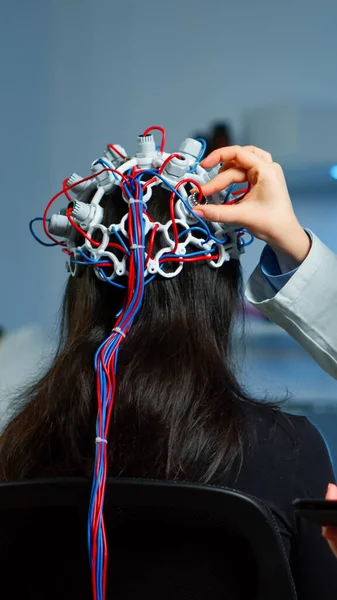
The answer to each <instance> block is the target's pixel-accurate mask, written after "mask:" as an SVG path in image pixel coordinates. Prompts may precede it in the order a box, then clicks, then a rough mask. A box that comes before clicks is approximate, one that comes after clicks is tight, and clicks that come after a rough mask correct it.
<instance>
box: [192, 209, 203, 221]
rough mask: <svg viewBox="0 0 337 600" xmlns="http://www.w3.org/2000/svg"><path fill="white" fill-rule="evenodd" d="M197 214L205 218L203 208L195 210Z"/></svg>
mask: <svg viewBox="0 0 337 600" xmlns="http://www.w3.org/2000/svg"><path fill="white" fill-rule="evenodd" d="M194 212H195V214H196V215H197V216H198V217H200V218H201V219H204V218H205V211H204V210H203V209H202V208H195V209H194Z"/></svg>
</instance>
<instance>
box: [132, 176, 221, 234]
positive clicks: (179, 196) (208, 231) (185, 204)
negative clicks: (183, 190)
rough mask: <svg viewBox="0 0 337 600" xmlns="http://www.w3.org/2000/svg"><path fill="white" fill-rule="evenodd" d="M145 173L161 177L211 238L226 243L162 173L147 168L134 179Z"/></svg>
mask: <svg viewBox="0 0 337 600" xmlns="http://www.w3.org/2000/svg"><path fill="white" fill-rule="evenodd" d="M144 173H147V174H149V175H153V176H154V177H158V179H160V180H161V181H162V182H163V183H165V185H166V187H168V188H169V189H170V190H171V191H172V192H174V193H175V194H176V195H177V196H178V198H179V199H180V200H181V201H182V203H183V204H184V206H185V208H186V209H187V210H188V212H189V213H191V215H193V217H194V218H195V219H196V220H197V221H199V223H200V224H201V225H202V227H203V228H204V229H205V231H206V232H207V234H208V235H209V238H210V239H212V240H214V241H215V242H217V243H218V244H224V243H225V242H226V238H225V239H224V240H219V239H218V238H216V237H215V236H214V235H212V234H211V232H210V230H209V228H208V226H207V225H206V223H205V221H203V220H202V219H201V217H198V215H196V214H195V213H194V211H193V209H192V208H191V207H190V205H189V204H188V202H186V200H185V199H184V198H183V197H182V195H181V194H180V192H178V190H175V189H174V187H173V186H172V185H171V184H170V183H169V182H168V181H167V180H166V179H165V178H164V177H163V176H162V175H161V174H159V173H157V172H156V171H153V170H152V169H147V170H146V171H142V173H137V175H135V177H134V179H138V178H139V177H141V176H142V175H144Z"/></svg>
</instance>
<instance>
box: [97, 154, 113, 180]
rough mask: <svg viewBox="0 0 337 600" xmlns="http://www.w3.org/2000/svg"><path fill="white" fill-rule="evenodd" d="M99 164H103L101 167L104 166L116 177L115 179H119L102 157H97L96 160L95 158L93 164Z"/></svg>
mask: <svg viewBox="0 0 337 600" xmlns="http://www.w3.org/2000/svg"><path fill="white" fill-rule="evenodd" d="M99 164H101V165H103V167H105V168H106V169H110V173H112V175H113V176H114V178H115V179H117V181H119V177H118V175H116V173H114V172H113V171H111V166H110V165H109V164H108V163H107V162H105V160H104V158H98V159H97V160H95V162H94V165H99Z"/></svg>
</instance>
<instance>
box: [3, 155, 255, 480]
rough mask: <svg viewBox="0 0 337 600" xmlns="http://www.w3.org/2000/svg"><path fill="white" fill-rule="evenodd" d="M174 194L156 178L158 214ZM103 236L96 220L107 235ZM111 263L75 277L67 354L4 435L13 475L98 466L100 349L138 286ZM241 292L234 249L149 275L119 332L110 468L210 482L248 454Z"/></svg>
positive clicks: (156, 243) (110, 208)
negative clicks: (235, 329) (238, 346)
mask: <svg viewBox="0 0 337 600" xmlns="http://www.w3.org/2000/svg"><path fill="white" fill-rule="evenodd" d="M172 156H174V155H172ZM106 170H107V169H106ZM111 170H112V169H111ZM116 172H117V173H118V171H116ZM164 174H165V173H164ZM149 177H150V176H148V178H149ZM191 177H192V175H191ZM195 177H196V176H195ZM196 179H197V180H198V178H197V177H196ZM69 189H70V188H69ZM123 195H124V194H123ZM123 195H122V193H121V190H120V188H119V187H118V188H117V189H116V188H114V189H113V191H112V192H110V193H106V194H105V195H104V196H103V198H102V199H101V201H100V206H101V207H102V209H103V219H102V224H104V225H105V226H106V227H109V226H110V224H111V223H118V222H120V221H121V220H122V219H123V216H125V215H126V213H127V210H128V206H127V204H126V202H125V197H123ZM170 195H171V194H170V191H168V189H167V188H166V189H165V188H164V187H163V186H154V187H153V188H152V196H151V201H150V202H148V206H147V215H148V218H149V220H150V221H151V223H167V222H168V221H169V219H170V217H172V212H170V211H171V209H170ZM90 198H91V199H92V193H91V196H90ZM90 198H89V199H88V197H87V199H86V202H87V204H88V203H90ZM197 225H198V224H197ZM179 226H180V225H179ZM196 229H197V227H196ZM200 231H201V230H200ZM83 235H87V234H85V233H83ZM83 235H81V233H79V232H78V228H77V231H76V236H75V237H74V236H73V237H72V247H77V246H79V245H81V244H82V243H83V241H85V240H84V238H83ZM179 235H180V238H179V239H180V240H182V241H183V240H184V239H187V235H188V234H187V233H184V231H183V229H182V230H181V231H180V233H179ZM198 235H199V236H200V237H201V238H202V235H203V232H202V231H201V233H200V232H197V231H196V232H195V233H194V236H196V237H198ZM102 236H103V233H102V232H101V231H100V230H96V231H95V233H94V235H93V239H94V240H95V239H96V246H98V245H99V244H100V243H101V240H102ZM87 237H88V236H87ZM149 245H151V239H150V237H149V236H147V238H146V247H145V250H144V251H145V252H148V251H149V252H151V254H152V255H153V254H154V253H156V252H157V251H158V250H160V247H161V245H162V241H161V239H160V236H156V237H155V236H154V237H153V240H152V247H151V249H150V248H149ZM136 246H137V244H136ZM195 250H196V249H195V247H193V246H190V245H188V244H187V246H186V250H185V251H186V253H187V256H194V254H198V253H195ZM115 252H116V254H117V255H118V252H119V250H116V251H115ZM82 254H83V252H82ZM159 254H160V252H159ZM199 254H205V252H203V253H202V252H199ZM74 256H75V258H76V256H77V258H78V255H74ZM168 256H172V261H171V262H170V260H169V259H167V261H166V263H165V264H163V265H161V266H160V268H161V269H165V270H167V271H168V272H170V270H171V271H172V270H174V269H176V262H177V261H179V260H180V261H181V259H177V258H175V257H174V256H173V255H168ZM72 258H73V257H72ZM102 260H103V259H102ZM74 262H77V263H80V262H81V260H77V261H74ZM82 262H83V261H82ZM96 264H98V263H96ZM100 264H103V263H102V262H101V263H100ZM179 264H180V262H179ZM102 269H103V267H102V268H101V271H102ZM95 270H97V269H96V268H95ZM103 270H104V272H103V276H101V277H97V276H96V275H97V273H95V272H94V270H93V269H92V268H90V265H89V268H88V266H87V265H86V264H78V265H77V266H76V273H75V276H70V277H69V280H68V283H67V287H66V292H65V298H64V305H63V319H62V332H61V342H60V346H59V350H58V353H57V355H56V357H55V359H54V361H53V364H52V365H51V367H50V369H49V370H48V372H47V373H46V374H45V375H44V376H43V377H42V378H41V379H40V380H39V381H38V382H36V383H35V384H34V385H33V386H32V387H31V389H30V390H28V392H27V393H26V394H25V408H24V409H23V410H22V406H21V407H20V412H18V414H17V416H16V417H15V418H14V420H13V421H12V422H11V423H10V424H9V426H8V427H7V430H6V431H5V433H4V435H3V436H2V438H1V441H0V459H1V460H0V463H1V467H0V476H1V479H3V480H4V479H5V480H8V479H19V478H25V477H35V476H44V475H48V476H49V475H81V474H86V475H90V474H91V473H92V471H93V464H94V460H95V422H96V417H97V393H98V392H97V389H98V388H97V386H98V385H100V384H99V383H98V377H97V369H96V373H95V368H94V366H95V364H96V366H97V360H98V359H97V349H98V348H99V347H101V346H102V344H104V341H105V340H106V339H107V338H109V336H110V335H111V332H112V331H113V330H114V327H115V324H116V317H117V316H118V314H119V313H120V312H121V311H123V307H124V308H125V305H126V297H127V290H126V289H125V286H124V287H116V286H114V285H108V283H107V281H108V282H109V277H110V274H111V269H109V265H105V267H104V269H103ZM121 281H123V280H121ZM124 281H125V279H124ZM240 303H241V272H240V264H239V260H238V258H237V257H235V256H234V258H233V257H232V258H231V260H228V261H224V263H223V264H222V266H221V267H220V268H211V267H210V266H209V264H208V263H207V261H206V260H200V261H199V260H195V261H191V262H188V259H187V260H186V261H185V263H184V265H183V270H182V271H181V273H180V274H179V275H178V276H175V277H172V278H167V277H161V276H158V274H157V275H156V276H155V277H154V278H153V280H151V278H149V281H148V282H146V285H145V286H144V289H143V296H142V302H141V307H140V308H139V310H138V312H137V314H136V316H135V317H134V320H133V323H132V327H131V328H130V329H129V330H128V331H127V335H125V334H123V339H121V340H120V342H121V343H120V347H119V349H118V362H117V359H116V364H115V366H116V373H115V379H113V382H112V383H111V386H115V396H114V399H113V410H112V417H111V423H110V426H109V430H108V434H107V441H108V459H109V473H110V474H114V475H125V476H141V477H147V476H148V477H167V478H173V479H190V480H196V481H209V480H210V479H212V478H214V477H215V475H216V474H217V473H218V472H219V471H221V472H222V471H224V470H226V469H228V468H230V467H231V466H232V465H233V463H235V462H236V461H240V457H241V453H242V446H243V437H244V433H243V425H242V424H243V421H244V420H243V418H242V412H243V407H244V404H246V403H249V399H248V398H247V397H246V396H245V394H244V393H243V391H242V390H241V389H240V386H239V384H238V383H237V381H236V379H235V376H234V374H233V371H232V364H231V356H230V349H231V335H232V325H233V317H234V316H235V314H236V313H237V311H238V307H239V305H240ZM117 329H118V328H117ZM122 333H123V332H122ZM95 357H96V358H95ZM95 361H96V362H95ZM109 385H110V384H109ZM96 434H97V430H96ZM96 439H97V437H96ZM99 439H100V438H99ZM104 441H105V440H104Z"/></svg>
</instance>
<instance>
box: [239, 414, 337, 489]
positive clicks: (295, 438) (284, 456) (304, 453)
mask: <svg viewBox="0 0 337 600" xmlns="http://www.w3.org/2000/svg"><path fill="white" fill-rule="evenodd" d="M248 420H250V421H251V426H252V428H253V429H254V431H255V436H254V442H253V445H252V448H251V451H250V455H251V459H253V462H256V461H257V462H258V463H259V464H263V465H265V466H266V467H267V465H268V469H272V468H275V469H276V470H277V471H278V473H279V474H280V473H282V474H283V476H284V479H286V480H288V481H290V480H291V481H292V484H293V488H296V489H297V491H298V493H302V494H303V493H305V494H310V495H311V496H313V495H319V496H322V495H324V494H325V490H326V487H327V485H328V483H329V482H330V481H334V473H333V469H332V464H331V459H330V453H329V450H328V447H327V444H326V442H325V440H324V437H323V436H322V434H321V432H320V431H319V430H318V429H317V427H315V425H313V424H312V423H311V422H310V421H309V420H308V419H307V418H306V417H304V416H297V415H292V414H290V413H287V412H284V411H281V410H274V409H270V408H268V407H265V406H263V405H262V406H261V407H254V408H253V409H250V410H249V416H248ZM293 491H295V490H293Z"/></svg>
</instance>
